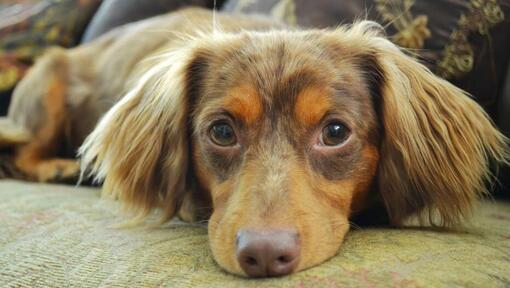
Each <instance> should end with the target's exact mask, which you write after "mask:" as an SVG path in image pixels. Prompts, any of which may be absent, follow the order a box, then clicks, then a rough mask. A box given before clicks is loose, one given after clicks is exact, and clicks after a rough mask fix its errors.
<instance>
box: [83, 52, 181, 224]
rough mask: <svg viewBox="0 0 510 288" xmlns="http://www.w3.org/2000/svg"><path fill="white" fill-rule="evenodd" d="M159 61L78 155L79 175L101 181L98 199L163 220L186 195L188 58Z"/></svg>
mask: <svg viewBox="0 0 510 288" xmlns="http://www.w3.org/2000/svg"><path fill="white" fill-rule="evenodd" d="M161 59H163V60H161ZM161 59H160V60H161V61H160V62H159V63H158V64H156V65H155V66H154V67H152V68H151V69H150V70H148V71H147V72H146V73H144V74H143V76H142V77H141V78H140V80H139V82H138V83H137V85H136V86H135V87H134V88H133V89H132V90H131V91H130V92H129V93H128V94H127V95H125V96H124V97H123V98H122V99H121V100H120V101H119V102H118V103H117V104H115V105H114V106H113V107H112V108H111V109H110V110H109V111H108V112H107V113H106V114H105V115H104V117H103V118H102V119H101V121H100V122H99V123H98V125H97V126H96V128H95V129H94V131H93V132H92V133H91V134H90V135H89V136H88V138H87V139H86V140H85V142H84V143H83V145H82V147H81V148H80V151H79V153H80V156H81V161H82V175H83V173H87V174H88V175H89V176H92V175H94V177H95V180H96V181H103V191H104V192H103V193H106V194H112V195H113V196H114V197H116V198H119V199H120V200H121V201H123V202H124V203H125V204H127V206H128V208H132V209H134V210H135V211H137V212H139V216H145V215H147V214H148V213H149V212H150V211H151V210H152V209H153V208H161V210H162V211H163V220H167V219H170V218H172V217H173V216H174V215H175V213H176V212H177V210H178V208H179V206H180V202H181V201H182V198H183V194H184V192H185V190H186V187H185V186H186V177H187V175H186V174H187V171H188V139H187V138H188V137H187V135H188V129H187V120H188V112H189V107H188V99H187V97H186V92H187V89H188V88H187V87H188V85H187V81H189V79H187V77H189V74H188V71H187V70H189V69H190V64H189V62H190V57H189V56H188V55H186V53H184V52H183V53H172V54H169V55H165V56H164V57H161Z"/></svg>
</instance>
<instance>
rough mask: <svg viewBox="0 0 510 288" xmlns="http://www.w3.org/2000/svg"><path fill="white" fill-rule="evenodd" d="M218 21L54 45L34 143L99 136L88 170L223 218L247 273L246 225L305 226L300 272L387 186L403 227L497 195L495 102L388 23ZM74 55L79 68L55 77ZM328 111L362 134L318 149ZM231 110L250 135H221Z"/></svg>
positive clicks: (215, 220) (232, 262) (38, 71)
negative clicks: (487, 102) (388, 34)
mask: <svg viewBox="0 0 510 288" xmlns="http://www.w3.org/2000/svg"><path fill="white" fill-rule="evenodd" d="M210 19H212V15H211V14H210V13H209V12H206V11H204V10H199V9H189V10H184V11H182V12H178V13H175V14H169V15H165V16H161V17H157V18H154V19H150V20H147V21H143V22H140V23H137V24H133V25H129V26H126V27H122V28H120V29H117V30H114V31H112V32H111V33H108V34H107V35H105V36H104V37H102V38H101V39H99V40H97V41H95V42H93V43H90V44H87V45H84V46H81V47H78V48H76V49H71V50H68V51H60V52H55V53H60V54H61V58H62V59H65V63H64V62H59V61H57V60H58V59H57V58H55V57H54V56H51V55H50V56H47V57H46V58H43V59H42V60H41V61H40V62H41V64H38V65H36V66H35V67H34V69H33V70H32V72H30V73H29V75H28V76H27V79H26V80H24V81H23V82H22V84H21V85H20V88H18V89H17V92H16V93H15V95H14V98H15V99H14V100H13V105H12V106H11V110H10V111H9V118H10V120H9V121H10V122H11V123H13V125H15V126H18V127H23V128H22V130H23V129H25V130H27V131H29V134H32V135H34V136H33V138H32V141H29V142H30V143H28V144H26V146H24V147H22V148H21V150H20V151H24V150H25V149H29V148H28V147H31V145H36V144H34V143H42V142H45V143H56V142H58V141H57V140H59V137H60V138H62V137H63V138H64V139H60V140H65V141H66V143H71V145H72V146H76V147H77V146H79V145H80V144H81V142H83V139H84V138H85V137H86V136H87V138H86V140H85V141H84V142H83V145H82V146H81V148H80V155H81V161H82V168H83V170H82V173H83V174H82V176H83V177H85V176H92V177H94V178H95V179H96V180H97V181H99V182H103V191H104V194H106V195H111V196H113V197H115V198H119V199H120V200H121V201H122V202H123V203H125V204H126V206H127V207H128V208H130V209H133V210H134V211H136V212H137V213H138V215H139V216H140V217H144V216H146V215H147V214H148V213H150V212H151V211H153V210H157V211H159V212H160V213H161V216H162V219H163V221H164V220H168V219H170V218H172V217H173V216H174V215H176V214H177V213H179V215H181V216H182V217H183V218H185V219H187V220H190V221H191V220H197V219H204V218H207V217H208V216H210V219H209V224H208V225H209V226H208V229H209V237H210V245H211V250H212V253H213V255H214V258H215V259H216V261H217V262H218V263H219V264H220V266H222V267H223V268H224V269H226V270H227V271H230V272H232V273H236V274H243V272H242V270H241V268H240V265H239V264H238V263H237V260H236V252H235V248H236V247H235V245H236V244H235V239H236V233H237V232H238V231H239V230H240V229H247V228H264V229H270V228H275V229H276V228H278V229H280V228H285V229H286V228H290V229H295V230H297V231H298V232H299V237H300V243H301V258H300V262H299V266H298V267H297V268H296V269H295V270H296V271H298V270H302V269H305V268H308V267H311V266H313V265H317V264H319V263H321V262H323V261H325V260H326V259H328V258H329V257H331V256H333V255H334V254H335V253H337V251H338V249H339V247H340V246H341V243H342V241H343V239H344V236H345V234H346V233H347V231H348V229H349V219H350V217H351V216H352V214H353V213H360V212H363V210H365V209H366V208H369V207H368V206H369V204H370V203H371V202H369V198H371V197H377V196H380V198H382V199H383V201H384V204H385V205H386V208H387V212H388V214H389V216H390V218H391V222H392V223H393V224H395V225H401V224H403V223H404V222H405V221H406V220H407V219H408V218H409V217H411V216H422V217H425V218H427V217H429V216H430V217H429V218H431V220H437V219H432V218H433V217H431V216H433V215H435V214H438V215H439V216H440V219H438V220H439V222H438V224H441V225H451V224H456V223H459V222H460V221H461V220H462V219H463V218H464V217H465V216H467V215H469V212H470V210H471V207H472V206H473V204H475V203H476V200H477V199H478V198H479V197H480V196H482V195H483V194H484V193H485V191H486V189H485V182H487V181H488V180H490V169H489V161H494V162H499V163H506V164H508V161H509V158H510V156H509V151H508V147H507V144H506V139H505V138H504V136H502V134H500V133H499V132H498V131H497V130H496V128H495V127H494V126H493V124H492V123H491V121H490V120H489V118H488V116H487V115H486V114H485V112H483V110H482V108H481V107H480V106H478V105H477V104H476V103H475V102H474V101H473V100H471V99H470V98H469V97H468V96H467V95H466V94H465V93H464V92H462V91H461V90H459V89H458V88H455V87H454V86H453V85H451V84H449V83H447V82H446V81H444V80H441V79H439V78H438V77H436V76H434V75H433V74H432V73H431V72H430V71H428V70H427V69H426V68H425V67H424V66H423V65H421V64H419V63H418V62H416V61H415V60H414V59H412V58H410V57H408V56H406V54H405V53H404V52H402V51H401V50H400V49H399V48H398V47H396V46H395V45H393V44H391V43H390V42H389V41H388V40H387V39H386V38H385V37H384V36H382V35H381V34H380V33H379V31H380V29H381V28H380V27H379V26H378V25H377V24H375V23H373V22H367V21H365V22H361V23H358V24H355V25H353V26H352V27H339V28H337V29H333V30H305V31H301V30H296V31H292V30H289V29H287V28H283V27H282V26H281V25H280V24H278V23H274V22H271V21H268V20H265V19H259V18H251V17H245V16H228V15H222V14H219V15H218V21H219V22H218V26H219V27H220V28H221V29H219V30H218V31H211V25H210V24H211V23H210ZM141 39H142V40H143V41H142V40H141ZM54 55H55V54H54ZM64 68H65V69H66V71H68V73H67V74H66V75H67V76H66V77H67V78H64V77H56V78H51V77H54V75H55V73H53V72H54V71H60V69H64ZM57 74H58V73H57ZM48 75H51V76H48ZM48 77H50V78H48ZM63 79H64V80H63ZM48 80H49V81H48ZM55 81H56V82H55ZM62 81H63V83H61V82H62ZM47 83H50V85H49V90H48V86H47ZM60 84H62V85H60ZM30 86H32V87H34V88H36V89H32V90H33V95H35V96H33V97H34V99H32V100H30V101H29V100H26V99H28V98H27V97H28V96H27V95H30V93H32V92H31V91H30V90H31V89H28V88H29V87H30ZM47 91H50V93H46V92H47ZM48 99H53V100H55V101H57V103H58V105H57V106H51V107H50V106H48V105H46V104H44V103H46V102H45V101H49V100H48ZM53 100H52V101H53ZM64 104H65V108H64V106H62V105H64ZM374 104H379V105H381V106H380V107H375V105H374ZM59 107H60V108H59ZM53 109H56V110H53ZM58 111H61V112H62V114H61V113H60V112H58ZM378 112H379V113H380V114H378ZM27 115H35V117H28V116H27ZM46 115H48V117H47V119H46V118H45V116H46ZM328 117H333V119H340V120H341V121H342V122H343V123H345V125H347V126H348V127H349V131H350V134H349V138H348V140H346V142H345V143H344V144H343V145H339V146H336V147H321V146H319V147H317V143H318V141H317V139H318V138H317V137H318V135H320V133H321V131H322V128H323V126H324V122H323V121H325V120H327V118H328ZM34 119H35V120H34ZM42 119H46V120H44V121H43V120H42ZM63 119H68V120H63ZM99 119H100V120H99ZM217 119H223V120H224V119H227V120H229V121H227V122H228V123H230V122H232V125H233V129H234V130H235V133H236V135H237V136H238V139H237V140H238V141H237V142H236V145H234V146H232V147H217V146H215V144H214V143H212V142H211V141H210V139H209V138H208V137H209V136H208V135H209V134H208V133H209V130H210V127H211V125H212V124H213V123H214V121H216V120H217ZM230 120H231V121H230ZM63 121H64V122H66V123H67V124H64V123H62V122H63ZM40 123H43V124H40ZM57 123H59V124H58V125H57ZM65 125H69V126H70V131H69V133H64V132H63V131H64V126H65ZM94 125H95V128H94V129H93V127H94ZM58 127H60V128H61V130H58ZM55 129H57V130H55ZM45 131H47V132H45ZM50 132H51V133H50ZM0 135H1V134H0ZM57 135H60V136H57ZM62 135H64V136H62ZM41 139H47V140H48V141H42V140H41ZM0 143H1V142H0ZM45 154H47V155H45V157H44V159H46V160H51V159H52V157H51V156H52V155H50V154H54V153H45ZM53 156H55V155H53ZM28 158H34V157H28ZM332 159H333V160H332ZM27 163H29V162H26V163H23V164H22V163H20V165H21V166H26V167H28V168H27V170H29V169H32V168H33V167H31V164H27ZM47 163H49V162H47ZM34 166H37V165H36V164H34ZM31 173H32V174H34V175H37V172H31ZM39 179H40V180H44V179H41V178H39ZM374 194H375V195H374ZM210 214H211V215H210Z"/></svg>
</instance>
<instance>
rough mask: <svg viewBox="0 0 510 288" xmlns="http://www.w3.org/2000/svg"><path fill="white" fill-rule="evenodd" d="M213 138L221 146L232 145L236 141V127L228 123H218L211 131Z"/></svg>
mask: <svg viewBox="0 0 510 288" xmlns="http://www.w3.org/2000/svg"><path fill="white" fill-rule="evenodd" d="M209 134H210V137H211V140H212V141H213V142H214V143H215V144H217V145H219V146H232V145H234V144H235V143H236V135H235V133H234V129H233V128H232V127H231V126H230V125H228V124H227V123H217V124H214V125H213V126H212V127H211V130H210V131H209Z"/></svg>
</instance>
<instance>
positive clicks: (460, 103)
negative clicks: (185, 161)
mask: <svg viewBox="0 0 510 288" xmlns="http://www.w3.org/2000/svg"><path fill="white" fill-rule="evenodd" d="M375 38H378V39H377V40H375V42H376V43H377V44H376V45H377V46H378V47H377V48H376V50H375V51H377V52H375V53H376V55H375V58H376V61H377V62H378V64H377V65H378V66H379V67H378V69H379V73H378V74H379V77H380V79H379V80H380V84H381V85H380V93H381V95H380V96H381V107H380V109H381V111H380V112H381V114H382V121H383V126H384V139H383V142H382V147H381V163H380V167H379V190H380V193H381V196H382V198H383V199H384V202H385V205H386V207H387V210H388V212H389V216H390V219H391V222H392V223H393V224H395V225H400V224H402V222H403V221H404V220H405V219H406V218H408V216H411V215H418V216H421V220H425V219H426V217H428V221H429V222H430V223H431V224H439V225H442V226H445V225H454V224H458V223H459V222H461V221H462V220H463V219H464V218H465V217H467V216H469V214H470V212H471V209H472V206H473V204H474V203H475V202H476V200H477V199H478V198H479V197H480V196H482V195H484V194H485V193H486V192H487V190H486V184H487V182H488V181H489V180H494V179H492V178H493V177H492V174H491V172H490V167H489V166H490V161H492V160H495V161H496V162H499V163H505V164H508V163H509V159H510V154H509V150H508V146H507V139H506V138H505V137H504V136H503V135H502V134H501V133H500V132H499V131H498V130H497V129H496V128H495V127H494V125H493V123H492V122H491V120H490V119H489V116H488V115H487V114H486V113H485V112H484V110H483V109H482V108H481V107H480V106H479V105H478V104H477V103H476V102H475V101H473V100H472V99H471V98H470V97H469V96H468V95H467V94H466V93H465V92H463V91H462V90H460V89H458V88H457V87H455V86H453V85H452V84H450V83H449V82H447V81H445V80H443V79H440V78H438V77H436V76H435V75H433V74H432V73H431V72H430V71H429V70H428V69H427V68H426V67H425V66H423V65H422V64H420V63H418V62H417V61H416V60H414V59H413V58H411V57H409V56H407V55H405V54H404V53H403V52H402V51H400V50H399V49H398V48H397V47H396V46H394V45H393V44H391V43H390V42H389V41H387V40H385V39H382V37H374V39H375ZM423 216H425V218H424V217H423ZM436 216H439V219H437V218H436ZM437 220H439V221H437Z"/></svg>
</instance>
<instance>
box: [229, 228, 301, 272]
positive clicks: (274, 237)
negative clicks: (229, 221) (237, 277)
mask: <svg viewBox="0 0 510 288" xmlns="http://www.w3.org/2000/svg"><path fill="white" fill-rule="evenodd" d="M300 252H301V247H300V241H299V235H298V233H297V231H295V230H241V231H239V232H238V233H237V260H238V261H239V264H240V265H241V268H242V269H243V270H244V272H246V274H248V276H250V277H267V276H283V275H286V274H289V273H290V272H292V270H294V269H295V268H296V266H297V265H298V262H299V255H300Z"/></svg>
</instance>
